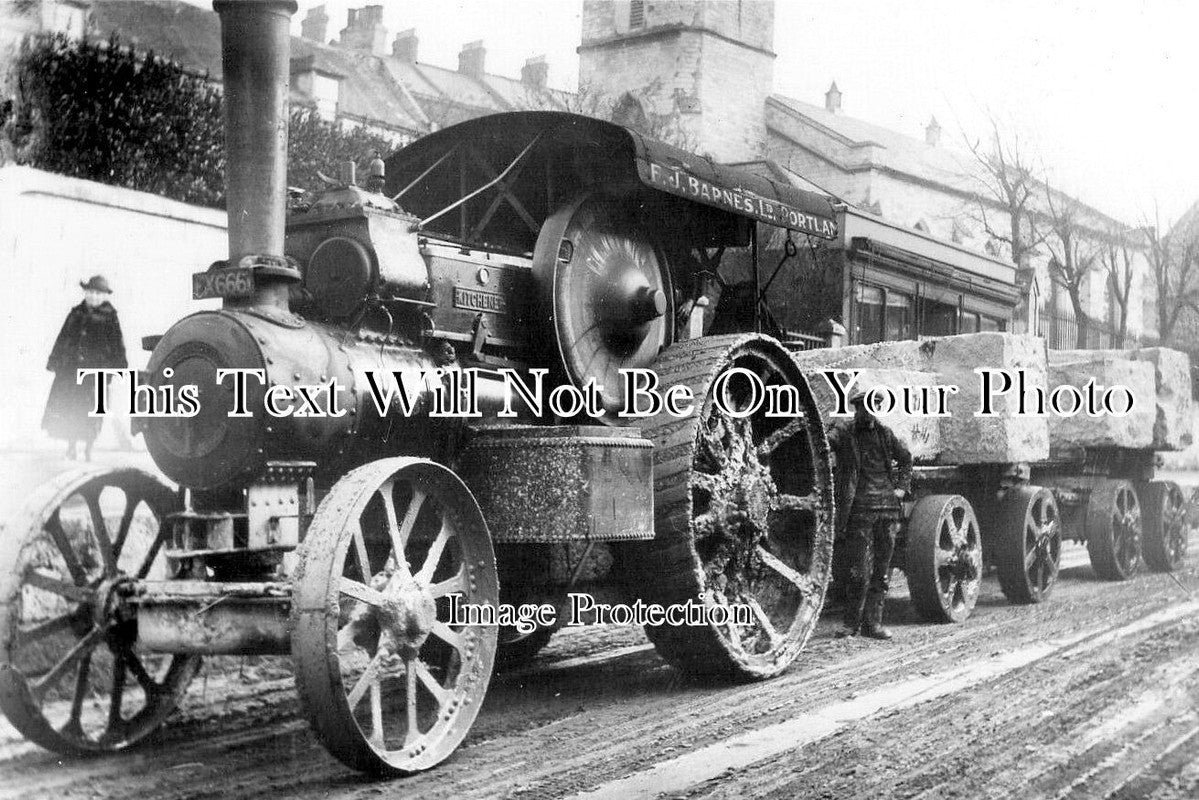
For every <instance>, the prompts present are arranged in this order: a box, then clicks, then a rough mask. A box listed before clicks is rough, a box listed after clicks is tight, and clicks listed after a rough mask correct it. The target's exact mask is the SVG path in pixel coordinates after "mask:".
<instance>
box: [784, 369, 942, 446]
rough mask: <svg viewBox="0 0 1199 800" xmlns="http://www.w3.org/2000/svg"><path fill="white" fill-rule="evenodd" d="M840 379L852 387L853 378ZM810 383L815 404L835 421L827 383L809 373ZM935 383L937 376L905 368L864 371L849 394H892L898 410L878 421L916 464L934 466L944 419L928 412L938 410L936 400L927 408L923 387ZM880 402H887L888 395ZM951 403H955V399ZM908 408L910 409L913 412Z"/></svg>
mask: <svg viewBox="0 0 1199 800" xmlns="http://www.w3.org/2000/svg"><path fill="white" fill-rule="evenodd" d="M840 380H841V381H842V383H843V384H849V381H850V375H849V374H848V373H845V374H842V375H841V376H840ZM808 383H809V384H810V385H811V387H812V394H813V395H814V396H815V398H816V405H817V406H818V407H819V408H820V413H821V415H822V416H823V417H824V420H825V422H826V423H827V422H830V421H832V420H834V419H836V417H833V416H832V413H833V411H834V410H835V409H836V399H837V394H836V392H835V391H834V390H833V389H832V387H831V386H830V385H829V383H828V381H827V380H826V379H825V378H824V376H823V375H821V374H819V373H816V372H809V373H808ZM936 383H937V376H936V375H934V374H933V373H931V372H919V371H916V370H903V369H861V370H859V371H858V376H857V379H856V380H854V382H853V384H852V386H851V389H850V391H852V390H854V389H858V388H861V389H862V390H863V391H870V390H872V389H875V388H876V387H878V389H879V391H880V392H889V394H890V396H891V397H892V398H893V399H894V400H895V409H894V410H893V411H891V412H890V413H888V414H880V415H879V417H878V418H879V420H880V421H881V422H882V423H883V424H885V425H886V426H887V427H889V428H890V429H891V430H892V431H894V433H895V435H896V436H897V437H898V438H899V440H900V441H902V442H903V443H904V444H906V445H907V446H908V449H909V450H910V451H911V453H912V458H913V459H914V460H915V461H917V462H920V463H927V464H931V463H934V462H935V461H936V460H937V458H939V457H940V455H941V420H940V419H938V418H937V417H934V416H930V415H929V414H928V413H927V411H929V410H935V403H936V399H935V397H934V398H931V399H930V400H929V402H930V403H932V404H934V408H932V409H925V408H924V405H923V404H924V402H925V397H924V390H923V387H931V386H933V385H935V384H936ZM904 391H906V392H907V393H908V397H909V398H910V399H909V400H908V402H906V403H905V398H904V397H903V394H902V393H903V392H904ZM930 391H931V390H930ZM881 402H887V400H886V399H885V396H884V399H883V400H882V401H881ZM949 402H950V403H951V404H952V402H953V400H952V398H951V399H950V401H949ZM950 408H952V405H950ZM905 409H910V412H909V411H908V410H905Z"/></svg>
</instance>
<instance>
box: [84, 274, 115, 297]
mask: <svg viewBox="0 0 1199 800" xmlns="http://www.w3.org/2000/svg"><path fill="white" fill-rule="evenodd" d="M79 285H80V286H82V287H83V289H84V291H91V292H104V294H112V287H111V286H109V285H108V279H106V278H105V277H104V276H103V275H93V276H92V277H90V278H88V279H87V281H86V282H84V281H79Z"/></svg>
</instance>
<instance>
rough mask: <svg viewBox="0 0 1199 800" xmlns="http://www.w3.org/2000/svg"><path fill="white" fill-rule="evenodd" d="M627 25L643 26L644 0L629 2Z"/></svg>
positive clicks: (631, 26) (633, 26) (632, 26)
mask: <svg viewBox="0 0 1199 800" xmlns="http://www.w3.org/2000/svg"><path fill="white" fill-rule="evenodd" d="M629 27H630V28H644V27H645V0H632V2H630V3H629Z"/></svg>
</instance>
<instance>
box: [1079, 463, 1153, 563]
mask: <svg viewBox="0 0 1199 800" xmlns="http://www.w3.org/2000/svg"><path fill="white" fill-rule="evenodd" d="M1087 553H1089V554H1090V556H1091V566H1092V567H1094V568H1095V573H1096V574H1097V575H1098V576H1099V577H1101V578H1103V579H1104V580H1109V581H1126V580H1128V579H1129V578H1131V577H1132V576H1133V574H1134V573H1136V571H1137V568H1138V567H1139V566H1140V565H1141V501H1140V499H1139V498H1138V497H1137V490H1136V489H1135V488H1134V487H1133V485H1132V484H1131V483H1129V482H1128V481H1125V480H1107V479H1105V480H1101V481H1099V482H1098V483H1096V484H1095V487H1094V488H1093V489H1092V490H1091V494H1090V497H1088V498H1087Z"/></svg>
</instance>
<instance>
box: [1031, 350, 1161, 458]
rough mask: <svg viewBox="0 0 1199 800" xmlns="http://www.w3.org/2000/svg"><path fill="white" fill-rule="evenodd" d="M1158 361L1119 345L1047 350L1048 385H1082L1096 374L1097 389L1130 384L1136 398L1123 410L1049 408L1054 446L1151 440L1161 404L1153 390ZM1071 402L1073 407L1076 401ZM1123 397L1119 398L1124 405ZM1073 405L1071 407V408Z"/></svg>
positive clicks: (1146, 443) (1134, 445)
mask: <svg viewBox="0 0 1199 800" xmlns="http://www.w3.org/2000/svg"><path fill="white" fill-rule="evenodd" d="M1154 371H1155V369H1154V365H1153V364H1152V363H1149V362H1147V361H1136V360H1133V359H1132V358H1130V357H1129V354H1128V353H1126V352H1124V351H1121V350H1061V351H1051V352H1050V354H1049V383H1050V388H1051V389H1053V388H1054V387H1057V386H1061V385H1065V384H1069V385H1071V386H1075V387H1078V388H1079V389H1080V390H1082V389H1084V387H1085V386H1086V385H1087V383H1088V382H1089V381H1091V380H1094V382H1095V387H1096V392H1102V391H1104V390H1106V389H1108V388H1110V387H1112V386H1116V385H1119V386H1126V387H1128V389H1129V390H1130V391H1131V392H1132V394H1133V397H1134V398H1135V400H1136V402H1135V403H1134V405H1133V408H1132V410H1131V411H1130V412H1129V413H1127V414H1125V415H1123V416H1115V415H1113V414H1102V415H1100V416H1091V415H1089V414H1088V413H1087V411H1086V409H1085V408H1084V409H1083V410H1081V411H1079V412H1078V413H1077V414H1075V415H1073V416H1062V415H1061V414H1056V413H1050V414H1049V416H1048V420H1049V438H1050V444H1051V446H1052V447H1053V449H1055V450H1059V449H1064V450H1069V449H1073V448H1076V447H1125V448H1131V449H1144V448H1148V447H1150V446H1152V444H1153V428H1154V420H1155V419H1156V416H1157V404H1156V402H1154V396H1153V395H1152V394H1150V387H1153V386H1154V382H1155V381H1154ZM1068 402H1071V407H1072V401H1068ZM1122 407H1123V402H1122V400H1121V408H1122ZM1069 408H1070V407H1067V410H1069Z"/></svg>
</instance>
